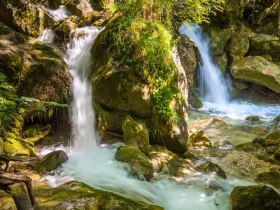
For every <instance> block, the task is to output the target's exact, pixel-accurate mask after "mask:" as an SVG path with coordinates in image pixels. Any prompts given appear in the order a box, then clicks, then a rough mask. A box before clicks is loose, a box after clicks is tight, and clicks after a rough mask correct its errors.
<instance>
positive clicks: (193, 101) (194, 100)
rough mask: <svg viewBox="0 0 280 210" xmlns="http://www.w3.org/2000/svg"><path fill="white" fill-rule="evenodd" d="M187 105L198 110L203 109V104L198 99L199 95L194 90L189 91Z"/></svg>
mask: <svg viewBox="0 0 280 210" xmlns="http://www.w3.org/2000/svg"><path fill="white" fill-rule="evenodd" d="M188 102H189V105H190V106H191V107H192V108H195V109H200V108H202V107H203V103H202V101H201V99H200V98H199V94H198V93H197V92H196V91H195V90H190V91H189V98H188Z"/></svg>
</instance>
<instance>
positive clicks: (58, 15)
mask: <svg viewBox="0 0 280 210" xmlns="http://www.w3.org/2000/svg"><path fill="white" fill-rule="evenodd" d="M42 8H43V9H44V10H46V11H47V12H48V13H50V15H51V16H52V17H53V19H54V20H55V21H59V20H63V19H65V18H67V17H68V16H69V12H68V11H67V9H66V7H65V6H64V5H60V6H59V8H58V9H56V10H52V9H48V8H46V7H42Z"/></svg>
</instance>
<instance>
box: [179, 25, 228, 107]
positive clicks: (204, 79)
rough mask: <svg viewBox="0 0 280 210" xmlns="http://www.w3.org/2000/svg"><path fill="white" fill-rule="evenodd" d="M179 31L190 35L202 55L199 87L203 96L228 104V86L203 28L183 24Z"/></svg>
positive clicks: (218, 102) (209, 99) (211, 100)
mask: <svg viewBox="0 0 280 210" xmlns="http://www.w3.org/2000/svg"><path fill="white" fill-rule="evenodd" d="M179 32H180V33H181V34H183V35H186V36H187V37H189V38H190V39H191V40H192V41H193V42H194V43H195V44H196V46H197V48H198V50H199V53H200V56H201V62H200V66H199V72H200V74H199V88H200V94H201V96H202V98H203V99H204V100H205V101H210V102H214V103H216V104H227V103H228V100H229V93H228V92H229V91H228V87H227V85H226V82H225V80H224V79H223V77H222V74H221V71H220V69H219V68H218V67H217V66H216V65H215V64H214V62H213V60H212V57H211V53H210V49H209V39H208V38H207V37H205V36H204V35H203V32H202V30H201V28H200V27H199V26H198V25H196V24H191V25H188V26H185V25H182V26H181V27H180V29H179Z"/></svg>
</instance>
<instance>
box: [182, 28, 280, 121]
mask: <svg viewBox="0 0 280 210" xmlns="http://www.w3.org/2000/svg"><path fill="white" fill-rule="evenodd" d="M179 32H180V33H181V34H183V35H186V36H188V37H189V38H190V39H191V40H192V41H193V42H194V43H195V44H196V45H197V47H198V50H199V53H200V56H201V63H200V67H199V68H200V69H199V73H200V75H199V76H200V79H199V80H200V84H199V88H200V94H201V97H202V100H203V108H202V109H201V110H202V111H205V112H208V113H210V114H215V115H220V116H224V117H228V118H231V119H235V120H244V119H245V118H246V117H247V116H250V115H257V116H260V118H261V119H262V120H263V121H271V120H272V119H273V118H275V117H276V116H278V115H279V114H280V104H278V105H256V104H251V103H247V102H240V101H230V96H229V89H230V88H229V84H228V82H227V81H226V79H225V78H224V77H223V76H222V75H221V71H220V69H219V68H218V67H217V65H215V64H214V62H213V59H212V57H211V51H210V49H209V39H208V38H207V37H206V36H204V35H203V31H202V30H201V28H200V27H199V26H198V25H195V24H191V25H188V26H185V25H182V26H181V27H180V29H179Z"/></svg>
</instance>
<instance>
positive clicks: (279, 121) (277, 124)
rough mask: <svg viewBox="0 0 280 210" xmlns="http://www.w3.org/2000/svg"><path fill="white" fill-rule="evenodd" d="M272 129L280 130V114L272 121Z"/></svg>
mask: <svg viewBox="0 0 280 210" xmlns="http://www.w3.org/2000/svg"><path fill="white" fill-rule="evenodd" d="M271 124H272V129H273V130H275V131H277V130H280V115H279V116H277V117H275V118H274V119H273V120H272V122H271Z"/></svg>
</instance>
